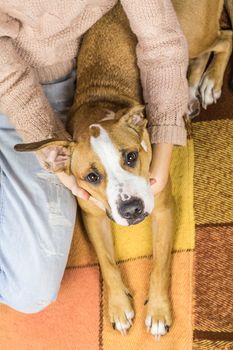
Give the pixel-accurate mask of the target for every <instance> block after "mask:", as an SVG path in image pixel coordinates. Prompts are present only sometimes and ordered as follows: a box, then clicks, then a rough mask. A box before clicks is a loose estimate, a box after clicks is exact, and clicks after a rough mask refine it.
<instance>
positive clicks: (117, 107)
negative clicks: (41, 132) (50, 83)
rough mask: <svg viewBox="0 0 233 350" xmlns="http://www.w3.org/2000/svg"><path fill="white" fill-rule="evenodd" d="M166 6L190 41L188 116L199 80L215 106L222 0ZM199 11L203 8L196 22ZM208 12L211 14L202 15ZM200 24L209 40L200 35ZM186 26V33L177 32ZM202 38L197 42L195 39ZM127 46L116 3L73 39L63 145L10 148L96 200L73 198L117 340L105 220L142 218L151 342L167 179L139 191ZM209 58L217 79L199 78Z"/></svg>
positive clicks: (118, 306)
mask: <svg viewBox="0 0 233 350" xmlns="http://www.w3.org/2000/svg"><path fill="white" fill-rule="evenodd" d="M210 2H211V6H210ZM173 3H174V6H175V8H176V11H177V13H178V17H179V19H180V21H181V24H182V27H183V29H184V32H185V34H186V36H187V38H188V40H189V41H190V40H191V42H190V45H189V50H190V57H191V59H190V72H189V83H190V95H191V99H190V104H189V108H190V110H191V111H192V114H193V113H194V107H193V106H194V105H195V104H196V100H197V91H198V89H200V86H201V88H202V87H203V89H204V86H205V85H204V84H206V83H208V84H209V85H208V84H207V86H208V89H207V91H205V89H204V91H203V94H202V95H203V96H202V97H203V100H202V103H203V104H208V103H209V102H210V94H209V91H210V87H211V86H212V85H213V84H212V83H211V84H210V83H209V82H212V81H214V82H215V83H216V82H218V84H217V83H216V84H214V85H213V86H212V90H211V96H212V97H213V96H214V98H215V99H217V98H218V96H219V91H220V87H221V86H220V85H221V82H222V80H221V79H222V74H223V66H224V67H225V65H226V61H227V57H226V56H227V55H228V56H229V52H228V53H227V54H226V53H225V52H222V51H220V47H222V48H223V47H227V48H228V51H230V47H231V46H230V44H229V45H225V44H226V43H229V42H230V39H229V40H228V38H230V37H231V33H227V34H221V35H220V36H219V30H218V29H217V26H218V19H219V14H220V7H221V6H220V5H221V4H222V1H215V4H214V5H213V4H212V0H209V1H206V0H203V1H202V2H201V3H200V2H197V1H196V0H192V1H190V0H187V1H173ZM216 4H218V6H217V5H216ZM208 5H209V6H210V8H211V9H209V8H208ZM213 8H214V9H215V11H214V10H213ZM193 9H195V11H197V10H198V13H199V12H200V18H199V20H200V23H199V22H198V20H197V19H196V18H195V21H192V20H191V18H192V15H193V12H192V11H193ZM203 9H205V10H206V11H205V14H204V15H203V13H202V11H203ZM207 9H208V13H207ZM217 10H218V11H217ZM210 11H211V14H212V15H213V17H209V13H210ZM203 16H205V17H203ZM209 18H211V21H209ZM212 21H213V22H214V24H213V28H212V24H211V23H212ZM194 23H195V27H196V25H197V29H198V35H197V36H198V38H199V39H198V40H196V37H195V35H194V34H195V30H194V29H193V25H194ZM201 23H202V25H201ZM204 24H205V26H204ZM207 24H208V25H209V29H211V28H212V29H213V30H214V33H212V32H211V33H209V31H208V30H207V31H206V26H207ZM189 26H190V30H188V28H187V27H189ZM198 26H199V27H198ZM203 26H204V28H203ZM208 35H209V36H210V37H208ZM214 36H216V38H215V39H214ZM202 37H204V39H205V43H203V42H202V41H201V40H200V38H202ZM217 39H218V42H219V44H217ZM136 44H137V39H136V37H135V35H134V34H133V33H132V31H131V30H130V27H129V22H128V19H127V17H126V15H125V13H124V11H123V9H122V7H121V5H120V3H118V4H117V5H116V6H115V7H114V8H113V9H112V10H111V11H109V12H108V13H107V14H106V15H105V16H104V17H102V18H101V19H100V20H99V21H98V22H97V23H96V24H95V25H94V26H93V27H92V28H91V29H90V30H89V31H88V32H87V33H86V34H85V36H84V38H83V41H82V45H81V49H80V52H79V57H78V62H77V81H78V84H77V91H76V96H75V100H74V104H73V107H72V109H71V113H70V116H69V120H68V124H67V129H68V131H69V132H70V134H71V135H72V137H73V140H72V141H64V140H56V139H50V140H44V141H41V142H36V143H31V144H21V145H16V146H15V149H16V150H18V151H37V152H38V151H40V150H44V151H45V153H46V154H47V167H48V170H50V171H54V172H58V171H65V172H66V173H67V174H70V173H72V174H74V175H75V177H76V179H77V182H78V184H79V185H80V186H81V187H82V188H84V189H86V190H87V191H88V192H89V193H90V194H91V196H92V197H93V198H95V199H96V200H97V201H98V203H102V206H103V208H99V207H98V206H96V205H95V204H94V203H93V202H91V201H84V200H82V199H79V198H78V202H79V205H80V207H81V209H82V217H83V222H84V225H85V228H86V231H87V233H88V236H89V238H90V241H91V242H92V244H93V246H94V248H95V251H96V253H97V257H98V260H99V263H100V266H101V271H102V275H103V278H104V282H105V284H106V287H107V290H108V313H109V319H110V322H111V323H112V324H113V325H114V328H116V329H117V330H118V331H120V332H121V333H122V334H125V333H126V331H127V330H128V329H129V328H130V327H131V325H132V321H133V318H134V311H133V308H132V303H131V295H130V291H129V290H128V288H127V287H126V286H125V285H124V283H123V281H122V278H121V275H120V272H119V270H118V268H117V266H116V262H115V258H114V248H113V240H112V234H111V228H110V221H111V220H114V221H115V222H116V223H118V224H120V225H124V226H127V225H132V224H137V223H139V222H140V221H142V220H144V218H145V217H146V216H147V215H150V214H151V217H152V235H153V256H154V258H153V268H152V272H151V277H150V287H149V291H148V299H147V316H146V320H145V324H146V326H147V329H148V330H150V332H151V334H152V335H153V336H155V337H157V338H159V337H160V336H161V335H164V334H166V333H167V331H168V330H169V327H170V326H171V324H172V316H171V305H170V300H169V292H168V289H169V280H170V261H171V250H172V243H173V234H174V204H173V198H172V194H171V182H170V179H169V181H168V183H167V185H166V187H165V189H164V190H163V191H162V192H161V193H159V194H157V195H156V196H155V198H154V196H153V194H152V192H151V188H150V184H149V166H150V162H151V145H150V141H149V135H148V132H147V129H146V123H147V122H146V119H145V117H144V114H143V109H144V107H143V99H142V89H141V85H140V79H139V71H138V67H137V64H136V55H135V47H136ZM224 45H225V46H224ZM212 51H215V54H216V56H217V57H218V55H219V60H218V59H217V57H216V59H215V61H214V62H213V63H212V67H213V66H214V67H215V64H216V61H221V62H220V63H221V64H220V63H219V64H218V68H219V67H220V66H221V69H220V68H219V70H218V74H217V73H216V70H214V72H213V71H212V69H211V65H210V66H209V68H208V69H207V71H206V73H205V76H203V71H204V63H203V62H204V57H205V65H206V62H207V56H208V57H209V53H210V52H212ZM219 52H221V53H222V56H221V55H220V53H219ZM196 57H197V58H196ZM223 57H224V59H223ZM201 67H202V68H203V69H201ZM213 73H214V77H212V74H213ZM220 73H221V74H220ZM211 77H212V78H211ZM195 109H196V107H195ZM51 152H52V153H53V155H54V152H55V153H56V157H54V156H53V159H52V160H51V157H50V154H51ZM103 209H104V210H103Z"/></svg>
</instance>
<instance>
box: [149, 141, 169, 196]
mask: <svg viewBox="0 0 233 350" xmlns="http://www.w3.org/2000/svg"><path fill="white" fill-rule="evenodd" d="M172 149H173V145H172V144H167V143H159V144H156V145H155V144H154V145H152V162H151V166H150V185H151V188H152V191H153V193H154V194H157V193H159V192H161V191H162V190H163V189H164V188H165V186H166V184H167V181H168V176H169V169H170V163H171V156H172Z"/></svg>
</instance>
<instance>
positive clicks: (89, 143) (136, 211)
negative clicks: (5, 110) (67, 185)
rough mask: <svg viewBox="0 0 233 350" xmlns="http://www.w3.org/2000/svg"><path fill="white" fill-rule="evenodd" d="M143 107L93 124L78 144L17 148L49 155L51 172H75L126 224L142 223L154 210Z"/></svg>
mask: <svg viewBox="0 0 233 350" xmlns="http://www.w3.org/2000/svg"><path fill="white" fill-rule="evenodd" d="M142 110H143V107H142V106H136V107H133V108H131V109H129V110H128V111H125V110H124V111H121V112H120V113H116V114H114V113H112V115H110V116H107V117H104V116H103V118H102V119H101V120H100V121H99V122H98V123H95V124H91V125H89V128H88V129H86V130H85V131H84V132H83V133H82V134H81V135H80V136H79V137H78V138H77V139H76V140H75V141H61V140H55V139H50V140H45V141H41V142H36V143H31V144H23V145H16V147H15V148H16V150H18V151H38V150H43V153H44V156H45V159H46V161H45V163H46V166H47V168H48V170H50V171H54V172H60V171H65V172H66V173H67V174H70V173H72V174H73V175H74V176H75V177H76V180H77V183H78V185H79V186H80V187H82V188H84V189H85V190H87V191H88V192H89V193H90V194H91V195H92V196H93V197H94V198H96V199H98V200H99V201H101V202H102V204H103V205H104V207H105V209H106V212H107V214H108V216H109V217H110V218H111V219H112V220H114V221H115V222H117V223H118V224H120V225H124V226H127V225H131V224H136V223H138V222H140V221H142V220H143V219H144V218H145V217H146V216H147V215H148V214H150V213H151V212H152V210H153V206H154V196H153V194H152V191H151V188H150V185H149V165H150V162H151V145H150V141H149V136H148V133H147V130H146V119H145V118H144V115H143V112H142Z"/></svg>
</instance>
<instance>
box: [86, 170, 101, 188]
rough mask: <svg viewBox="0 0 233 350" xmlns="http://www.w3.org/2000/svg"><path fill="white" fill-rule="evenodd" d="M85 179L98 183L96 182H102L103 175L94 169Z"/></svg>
mask: <svg viewBox="0 0 233 350" xmlns="http://www.w3.org/2000/svg"><path fill="white" fill-rule="evenodd" d="M85 180H86V181H88V182H90V183H92V184H95V185H96V184H99V183H100V181H101V176H100V174H99V173H98V172H97V171H95V172H94V171H93V172H91V173H89V174H88V175H87V176H86V177H85Z"/></svg>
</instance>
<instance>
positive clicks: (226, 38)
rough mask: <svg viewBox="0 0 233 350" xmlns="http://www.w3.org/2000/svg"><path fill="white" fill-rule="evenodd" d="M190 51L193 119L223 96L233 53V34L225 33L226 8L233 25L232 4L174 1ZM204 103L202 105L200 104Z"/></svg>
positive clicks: (228, 1) (224, 1) (190, 110)
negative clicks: (223, 25)
mask: <svg viewBox="0 0 233 350" xmlns="http://www.w3.org/2000/svg"><path fill="white" fill-rule="evenodd" d="M172 3H173V5H174V8H175V10H176V13H177V16H178V19H179V22H180V24H181V27H182V29H183V32H184V34H185V36H186V39H187V41H188V47H189V70H188V83H189V105H188V115H189V117H190V118H193V117H195V116H197V115H198V114H199V113H200V111H201V106H200V105H202V107H203V108H204V109H206V108H207V106H208V105H211V104H213V103H216V102H217V100H218V99H219V98H220V96H221V91H222V85H223V77H224V72H225V69H226V66H227V63H228V61H229V58H230V55H231V53H232V30H231V29H229V30H222V29H221V26H220V19H221V15H222V12H223V8H224V5H225V8H226V10H227V13H228V15H229V17H230V19H231V22H232V23H233V1H232V0H214V1H211V0H202V1H198V0H190V1H189V0H185V1H182V0H172ZM200 102H201V103H200Z"/></svg>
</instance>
